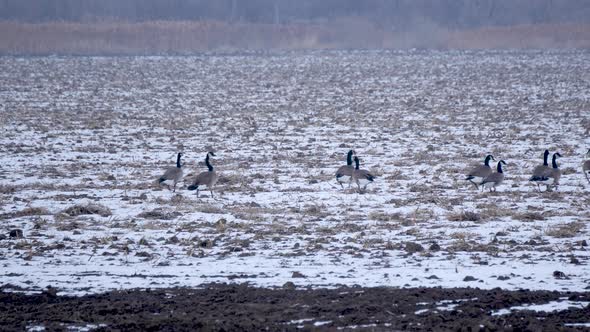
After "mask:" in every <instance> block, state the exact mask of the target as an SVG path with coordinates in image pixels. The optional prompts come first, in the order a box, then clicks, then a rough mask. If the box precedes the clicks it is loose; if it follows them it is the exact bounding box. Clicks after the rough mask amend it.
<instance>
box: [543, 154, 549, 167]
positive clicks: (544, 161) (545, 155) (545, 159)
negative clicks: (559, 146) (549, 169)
mask: <svg viewBox="0 0 590 332" xmlns="http://www.w3.org/2000/svg"><path fill="white" fill-rule="evenodd" d="M547 157H549V152H547V151H545V154H544V155H543V165H544V166H548V165H549V164H548V163H547Z"/></svg>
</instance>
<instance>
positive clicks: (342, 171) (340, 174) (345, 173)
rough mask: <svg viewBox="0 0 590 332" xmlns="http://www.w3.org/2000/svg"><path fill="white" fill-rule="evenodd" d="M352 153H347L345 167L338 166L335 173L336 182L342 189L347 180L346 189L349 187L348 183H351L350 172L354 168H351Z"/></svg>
mask: <svg viewBox="0 0 590 332" xmlns="http://www.w3.org/2000/svg"><path fill="white" fill-rule="evenodd" d="M353 154H354V151H352V150H350V151H348V154H347V156H346V165H344V166H340V168H338V170H337V171H336V181H338V183H340V186H341V187H342V188H344V185H343V183H344V182H346V181H347V180H348V187H350V183H351V182H352V172H353V171H354V166H352V155H353Z"/></svg>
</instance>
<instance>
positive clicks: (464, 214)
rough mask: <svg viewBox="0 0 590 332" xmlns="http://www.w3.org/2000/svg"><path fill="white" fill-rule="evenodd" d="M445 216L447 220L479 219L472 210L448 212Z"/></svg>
mask: <svg viewBox="0 0 590 332" xmlns="http://www.w3.org/2000/svg"><path fill="white" fill-rule="evenodd" d="M447 218H448V219H449V221H480V220H481V216H480V215H479V214H478V213H476V212H472V211H461V212H458V213H450V214H449V215H448V216H447Z"/></svg>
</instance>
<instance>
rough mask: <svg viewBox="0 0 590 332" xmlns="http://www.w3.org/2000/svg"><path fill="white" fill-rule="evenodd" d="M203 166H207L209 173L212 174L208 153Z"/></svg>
mask: <svg viewBox="0 0 590 332" xmlns="http://www.w3.org/2000/svg"><path fill="white" fill-rule="evenodd" d="M205 165H207V168H208V169H209V172H213V166H211V164H210V163H209V154H208V153H207V157H205Z"/></svg>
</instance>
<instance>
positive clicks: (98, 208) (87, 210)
mask: <svg viewBox="0 0 590 332" xmlns="http://www.w3.org/2000/svg"><path fill="white" fill-rule="evenodd" d="M61 214H62V215H67V216H69V217H76V216H80V215H87V214H96V215H99V216H101V217H108V216H110V215H112V212H111V209H109V208H108V207H106V206H103V205H100V204H87V205H74V206H70V207H69V208H67V209H65V210H63V211H62V212H61Z"/></svg>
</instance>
